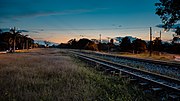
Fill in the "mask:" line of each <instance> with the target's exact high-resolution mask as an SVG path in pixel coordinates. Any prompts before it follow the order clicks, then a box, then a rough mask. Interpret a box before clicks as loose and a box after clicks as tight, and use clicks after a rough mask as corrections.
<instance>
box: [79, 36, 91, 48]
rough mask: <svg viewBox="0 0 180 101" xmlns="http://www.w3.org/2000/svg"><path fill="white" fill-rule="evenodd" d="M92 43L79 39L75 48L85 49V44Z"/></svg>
mask: <svg viewBox="0 0 180 101" xmlns="http://www.w3.org/2000/svg"><path fill="white" fill-rule="evenodd" d="M91 42H92V41H91V40H89V39H85V38H83V39H80V40H79V41H78V42H77V48H78V49H85V47H87V44H89V43H91Z"/></svg>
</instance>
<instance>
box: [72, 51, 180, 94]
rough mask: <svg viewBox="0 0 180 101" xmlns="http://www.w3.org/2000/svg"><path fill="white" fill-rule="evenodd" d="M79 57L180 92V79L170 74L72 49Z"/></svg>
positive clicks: (110, 69) (167, 89)
mask: <svg viewBox="0 0 180 101" xmlns="http://www.w3.org/2000/svg"><path fill="white" fill-rule="evenodd" d="M70 52H71V53H73V54H74V55H76V56H77V57H79V58H81V59H83V60H86V61H89V62H91V63H95V64H99V65H101V66H103V67H104V69H105V70H108V71H110V72H112V71H113V72H118V73H119V72H120V73H123V74H127V75H128V76H130V77H132V78H135V79H137V80H139V81H143V82H148V83H150V84H151V85H153V86H156V87H160V88H162V89H164V90H166V91H168V92H175V93H176V94H177V95H179V94H180V80H179V79H177V78H172V77H169V76H165V75H161V74H158V73H154V72H150V71H147V70H142V69H139V68H133V67H132V66H127V65H122V64H120V63H115V62H112V61H109V60H104V59H102V58H99V57H94V56H90V55H87V54H86V53H84V52H79V51H70Z"/></svg>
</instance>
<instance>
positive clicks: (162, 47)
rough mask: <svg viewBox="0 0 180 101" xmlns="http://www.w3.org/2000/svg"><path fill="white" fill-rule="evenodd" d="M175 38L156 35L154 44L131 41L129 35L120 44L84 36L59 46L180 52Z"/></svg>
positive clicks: (101, 49) (136, 51)
mask: <svg viewBox="0 0 180 101" xmlns="http://www.w3.org/2000/svg"><path fill="white" fill-rule="evenodd" d="M175 41H176V40H173V41H172V42H171V43H169V42H162V40H161V39H160V38H159V37H156V38H155V39H154V40H153V42H152V46H151V44H150V42H149V41H144V40H142V39H138V38H137V39H135V40H133V41H131V39H130V38H129V37H124V38H122V40H121V42H120V43H119V45H115V44H114V41H113V39H111V40H110V42H108V43H101V42H97V41H94V40H90V39H86V38H82V39H80V40H76V39H71V40H69V41H68V42H67V43H61V44H60V45H59V46H58V47H59V48H69V49H86V50H94V51H120V52H131V53H143V52H147V51H149V50H150V49H151V48H152V50H153V51H156V52H168V53H176V54H180V44H179V43H176V42H175Z"/></svg>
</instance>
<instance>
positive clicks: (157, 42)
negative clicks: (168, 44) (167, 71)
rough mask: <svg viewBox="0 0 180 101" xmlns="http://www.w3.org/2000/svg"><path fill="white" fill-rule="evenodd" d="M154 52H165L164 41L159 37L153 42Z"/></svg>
mask: <svg viewBox="0 0 180 101" xmlns="http://www.w3.org/2000/svg"><path fill="white" fill-rule="evenodd" d="M153 50H154V51H162V50H163V46H162V40H161V39H160V38H159V37H156V38H155V39H154V40H153Z"/></svg>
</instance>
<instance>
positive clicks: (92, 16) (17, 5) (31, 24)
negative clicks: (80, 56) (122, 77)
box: [0, 0, 173, 43]
mask: <svg viewBox="0 0 180 101" xmlns="http://www.w3.org/2000/svg"><path fill="white" fill-rule="evenodd" d="M156 2H158V0H0V14H1V15H0V28H2V29H3V28H11V27H14V26H15V27H17V28H19V29H23V30H27V31H29V32H24V33H22V34H28V35H30V37H32V38H33V39H35V40H48V41H52V42H56V43H61V42H67V41H68V40H70V39H72V38H76V39H80V38H89V39H99V34H101V35H102V38H103V39H107V37H111V38H115V37H123V36H133V37H138V38H142V39H144V40H149V27H152V28H153V36H154V37H157V36H158V33H157V32H159V31H160V30H162V31H163V29H159V28H156V27H155V26H156V25H158V24H162V23H161V19H160V18H159V16H157V15H156V14H155V8H156V7H155V5H154V4H155V3H156ZM172 34H173V32H168V33H164V32H162V40H169V39H172Z"/></svg>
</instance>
